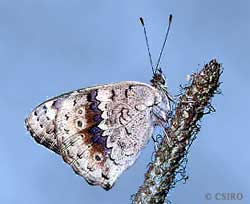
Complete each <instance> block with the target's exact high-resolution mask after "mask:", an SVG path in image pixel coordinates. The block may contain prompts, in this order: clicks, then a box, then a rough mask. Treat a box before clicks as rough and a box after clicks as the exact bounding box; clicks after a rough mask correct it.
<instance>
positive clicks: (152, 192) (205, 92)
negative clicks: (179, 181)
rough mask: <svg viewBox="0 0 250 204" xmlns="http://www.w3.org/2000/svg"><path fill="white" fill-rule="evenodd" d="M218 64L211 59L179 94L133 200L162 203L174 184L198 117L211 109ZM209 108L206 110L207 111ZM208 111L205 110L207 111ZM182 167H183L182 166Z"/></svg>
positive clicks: (152, 203) (135, 201)
mask: <svg viewBox="0 0 250 204" xmlns="http://www.w3.org/2000/svg"><path fill="white" fill-rule="evenodd" d="M221 72H222V71H221V65H220V64H218V63H217V62H216V60H215V59H213V60H211V61H210V62H209V63H208V64H206V65H205V66H204V68H203V69H202V70H201V71H200V72H199V73H195V74H193V75H192V82H191V84H190V85H189V86H187V87H185V88H184V93H183V94H182V95H181V96H180V97H179V99H178V103H177V105H176V109H175V114H174V116H173V117H172V119H171V122H170V126H169V127H167V128H165V131H164V135H163V139H162V141H161V144H160V146H159V148H158V149H157V150H156V152H155V156H154V160H153V162H152V163H150V165H149V168H148V170H147V172H146V174H145V180H144V184H143V185H142V186H141V187H140V188H139V190H138V192H137V193H136V194H135V195H134V196H133V203H134V204H149V203H150V204H162V203H164V202H165V200H166V197H167V195H168V192H169V190H170V189H171V188H172V187H173V186H174V185H175V182H176V175H177V173H178V171H179V170H180V169H181V168H183V167H182V164H183V161H184V159H185V156H186V154H187V151H188V148H189V146H190V145H191V143H192V141H193V139H194V137H195V136H196V134H197V132H198V131H199V124H198V122H199V120H200V119H201V118H202V116H203V115H205V114H207V113H209V112H210V111H214V109H213V108H212V106H211V104H210V101H211V98H212V97H213V95H214V94H215V93H216V92H218V87H219V84H220V83H219V78H220V75H221ZM207 110H208V111H207ZM206 111H207V112H206ZM182 170H183V169H182Z"/></svg>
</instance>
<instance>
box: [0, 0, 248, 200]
mask: <svg viewBox="0 0 250 204" xmlns="http://www.w3.org/2000/svg"><path fill="white" fill-rule="evenodd" d="M249 11H250V1H248V0H238V1H232V0H220V1H218V0H210V1H205V0H190V1H164V0H157V1H155V0H150V1H143V0H137V1H133V0H127V1H116V0H105V1H101V0H92V1H80V0H71V1H65V0H60V1H59V0H0V69H1V72H0V92H1V97H0V113H1V117H0V124H1V134H0V139H1V142H0V162H1V163H0V179H1V182H0V200H1V203H4V204H13V203H18V204H27V203H32V204H33V203H35V204H44V203H46V204H54V203H60V204H66V203H74V204H84V203H88V204H97V203H102V204H110V203H119V204H125V203H130V200H129V198H130V195H131V194H133V193H135V192H136V191H137V188H138V187H139V185H141V184H142V182H143V177H144V176H143V174H144V172H145V171H146V165H147V164H148V162H149V161H150V156H151V152H152V151H153V145H152V143H150V144H149V145H148V146H147V147H146V149H144V151H143V152H142V154H141V156H140V157H139V160H138V161H137V162H136V164H135V165H134V166H133V167H131V168H130V169H129V170H128V171H126V172H125V173H124V174H123V175H122V176H121V177H120V179H119V180H118V182H117V183H116V185H115V187H114V188H113V189H112V190H110V191H108V192H106V191H104V190H102V189H101V188H99V187H93V186H89V185H88V184H87V183H86V182H85V181H84V180H83V179H82V178H81V177H79V176H76V175H75V174H74V173H73V171H72V170H71V168H70V167H69V166H68V165H67V164H65V163H64V162H63V161H62V159H61V158H60V157H59V156H57V155H55V154H53V153H52V152H50V151H47V150H46V149H45V148H43V147H42V146H39V145H37V144H36V143H35V142H34V141H33V139H32V138H31V137H30V136H29V134H27V133H26V130H25V128H24V118H25V117H26V115H27V114H28V113H29V112H30V111H31V110H32V109H33V108H34V107H35V106H36V105H38V104H39V103H41V102H43V101H44V100H46V99H47V98H49V97H52V96H56V95H59V94H61V93H62V92H66V91H70V90H73V89H78V88H83V87H86V86H91V85H96V84H104V83H110V82H118V81H124V80H136V81H142V82H148V81H149V80H150V79H151V76H152V73H151V70H150V66H149V60H148V56H147V52H146V47H145V40H144V36H143V30H142V27H141V25H140V23H139V21H138V18H139V17H140V16H144V18H145V22H146V26H147V29H148V35H149V41H150V45H151V50H152V55H153V58H154V60H156V57H157V56H158V54H159V49H160V47H161V45H162V41H163V38H164V33H165V30H166V26H167V20H168V15H169V14H170V13H172V14H173V25H172V29H171V34H170V38H169V41H168V43H167V46H166V48H167V49H166V51H165V52H164V55H163V58H162V68H163V70H164V72H165V73H166V76H167V78H168V83H169V89H170V91H171V93H172V94H176V93H177V92H178V86H179V84H184V83H185V76H186V75H187V74H190V73H192V72H195V71H197V70H199V69H200V68H201V67H202V65H203V64H204V63H205V62H208V61H209V60H210V59H212V58H214V57H216V58H217V59H218V61H219V62H221V63H223V67H224V73H223V76H222V81H223V84H222V86H221V89H222V91H223V94H222V95H217V96H216V97H215V98H214V100H213V104H214V106H215V108H216V109H217V112H216V113H214V114H211V115H209V116H207V117H205V118H204V119H203V120H202V130H201V132H200V133H199V135H198V139H197V140H196V141H195V142H194V143H193V146H192V147H191V152H190V154H189V163H188V168H187V172H188V175H189V177H190V178H189V180H188V181H187V183H186V184H185V185H183V184H178V185H177V187H176V188H175V189H174V190H173V191H172V192H171V194H170V200H172V201H173V203H176V204H180V203H194V204H196V203H197V204H198V203H211V204H212V203H220V204H223V203H229V202H230V201H224V202H223V201H217V202H216V201H214V200H213V201H206V199H205V198H204V196H205V194H206V193H207V192H209V193H212V194H214V193H217V192H227V193H231V192H235V193H237V192H241V193H243V196H244V198H243V200H242V201H234V202H233V201H231V203H250V198H249V196H250V193H249V189H250V176H249V172H248V171H249V168H250V158H249V154H250V146H249V143H250V135H249V126H250V119H249V114H250V110H249V103H250V96H249V86H250V83H249V80H250V78H249V74H250V71H249V70H250V68H249V49H250V48H249V47H250V12H249Z"/></svg>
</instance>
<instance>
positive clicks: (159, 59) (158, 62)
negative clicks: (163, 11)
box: [156, 14, 173, 69]
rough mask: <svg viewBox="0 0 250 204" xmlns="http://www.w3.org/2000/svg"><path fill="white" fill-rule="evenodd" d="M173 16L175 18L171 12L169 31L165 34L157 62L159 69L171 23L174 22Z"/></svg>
mask: <svg viewBox="0 0 250 204" xmlns="http://www.w3.org/2000/svg"><path fill="white" fill-rule="evenodd" d="M172 18H173V16H172V14H170V15H169V19H168V29H167V32H166V35H165V39H164V42H163V45H162V48H161V52H160V55H159V58H158V61H157V64H156V69H158V66H159V64H160V61H161V56H162V53H163V50H164V47H165V44H166V42H167V39H168V34H169V30H170V26H171V23H172Z"/></svg>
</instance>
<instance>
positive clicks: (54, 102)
mask: <svg viewBox="0 0 250 204" xmlns="http://www.w3.org/2000/svg"><path fill="white" fill-rule="evenodd" d="M65 97H66V95H64V96H61V97H58V98H54V99H51V100H48V101H46V102H44V103H42V104H41V105H39V106H37V107H36V108H35V109H34V110H33V111H32V112H31V113H30V114H29V115H28V117H27V118H26V119H25V125H26V127H27V129H28V130H29V132H30V134H31V136H32V137H33V138H34V139H35V140H36V142H38V143H39V144H41V145H43V146H45V147H47V148H49V149H50V150H52V151H54V152H55V153H58V154H60V148H59V147H58V145H57V136H56V133H55V126H56V124H55V118H56V115H57V112H58V110H59V109H60V105H61V102H62V101H63V100H64V98H65Z"/></svg>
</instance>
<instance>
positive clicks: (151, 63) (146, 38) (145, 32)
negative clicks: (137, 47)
mask: <svg viewBox="0 0 250 204" xmlns="http://www.w3.org/2000/svg"><path fill="white" fill-rule="evenodd" d="M140 21H141V24H142V26H143V30H144V36H145V40H146V45H147V49H148V56H149V60H150V65H151V68H152V72H153V74H154V73H155V70H154V66H153V62H152V56H151V52H150V49H149V44H148V36H147V31H146V27H145V25H144V20H143V18H142V17H140Z"/></svg>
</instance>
